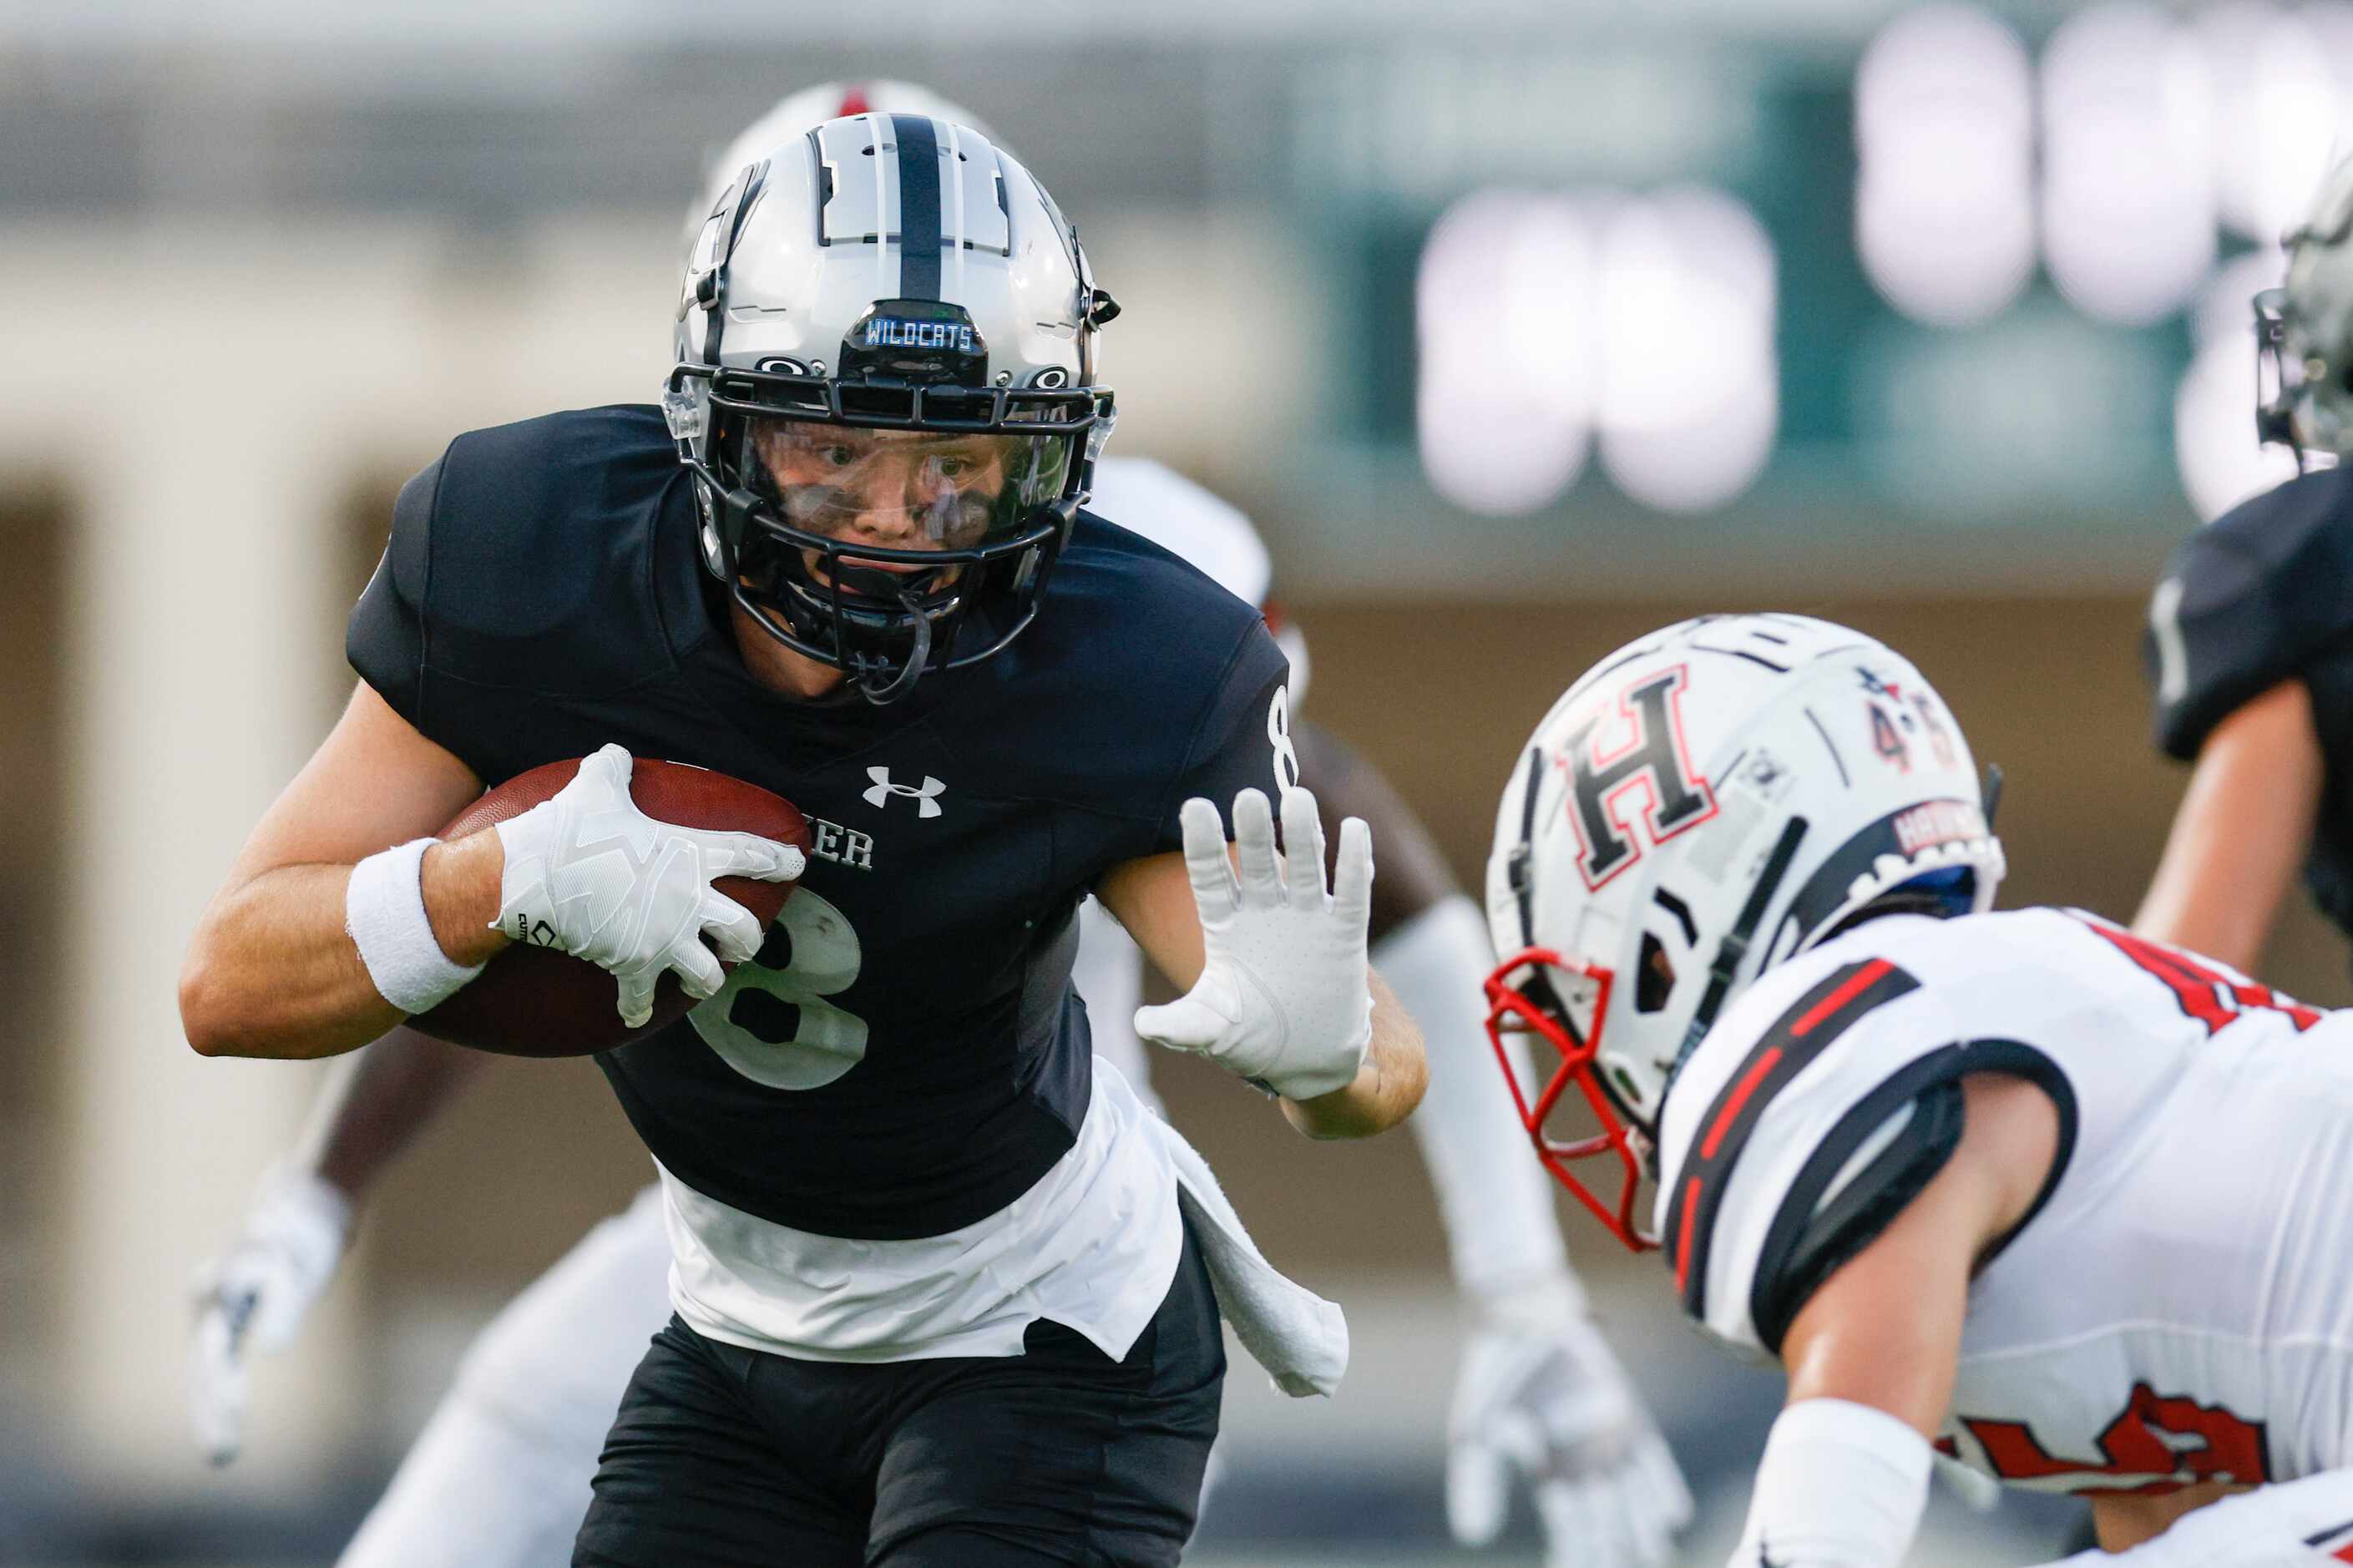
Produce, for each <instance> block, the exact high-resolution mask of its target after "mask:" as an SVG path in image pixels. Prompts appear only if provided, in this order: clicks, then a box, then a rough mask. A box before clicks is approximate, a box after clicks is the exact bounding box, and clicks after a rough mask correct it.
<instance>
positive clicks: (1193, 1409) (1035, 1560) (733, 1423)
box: [572, 1235, 1226, 1568]
mask: <svg viewBox="0 0 2353 1568" xmlns="http://www.w3.org/2000/svg"><path fill="white" fill-rule="evenodd" d="M1024 1347H1025V1349H1024V1353H1022V1354H1020V1355H1018V1356H969V1357H957V1358H954V1359H949V1360H944V1361H911V1362H888V1363H880V1364H872V1365H849V1364H844V1363H837V1362H811V1361H795V1360H792V1359H790V1358H788V1357H786V1356H779V1355H769V1354H765V1353H764V1352H759V1351H749V1350H743V1349H740V1348H738V1347H736V1346H733V1345H726V1344H721V1343H719V1342H715V1341H712V1340H707V1339H705V1338H703V1337H702V1335H700V1334H698V1333H696V1332H695V1331H693V1330H691V1329H690V1328H688V1327H687V1326H686V1325H685V1324H684V1323H683V1322H681V1321H679V1320H678V1319H677V1318H675V1317H673V1318H672V1319H671V1320H670V1326H669V1327H667V1328H665V1329H664V1330H663V1331H661V1332H660V1333H659V1334H657V1335H656V1336H655V1337H654V1342H653V1345H652V1348H651V1349H650V1350H649V1351H648V1352H647V1353H646V1359H645V1360H644V1361H643V1362H642V1363H639V1364H638V1371H637V1374H636V1375H635V1376H634V1377H632V1378H631V1379H630V1380H629V1387H628V1393H627V1394H623V1395H622V1397H621V1408H620V1414H619V1415H617V1417H616V1418H615V1420H614V1423H613V1429H612V1432H611V1434H610V1435H609V1436H607V1438H606V1439H605V1452H604V1457H603V1459H602V1461H601V1462H600V1463H599V1465H598V1466H597V1469H596V1497H595V1500H593V1501H592V1502H591V1503H590V1504H589V1508H588V1517H587V1518H586V1521H583V1522H582V1524H581V1526H580V1534H579V1537H578V1539H577V1541H576V1542H575V1544H574V1547H573V1557H572V1562H573V1568H754V1565H755V1564H757V1565H767V1564H776V1565H778V1568H997V1565H999V1564H1003V1565H1006V1568H1012V1565H1017V1564H1018V1565H1022V1568H1030V1565H1035V1564H1040V1563H1077V1564H1085V1565H1087V1568H1129V1565H1131V1564H1134V1565H1136V1568H1148V1565H1157V1564H1164V1563H1176V1561H1177V1559H1178V1556H1179V1554H1180V1553H1181V1552H1182V1551H1183V1549H1184V1545H1185V1541H1186V1538H1187V1536H1189V1535H1190V1534H1191V1533H1192V1531H1193V1520H1194V1513H1195V1510H1196V1509H1197V1507H1198V1504H1199V1501H1200V1495H1201V1472H1202V1468H1203V1467H1204V1466H1205V1465H1206V1464H1207V1463H1208V1457H1209V1444H1210V1441H1211V1439H1213V1438H1214V1437H1216V1436H1217V1432H1218V1401H1219V1391H1220V1388H1221V1386H1222V1384H1223V1382H1224V1378H1225V1369H1226V1358H1225V1347H1224V1343H1223V1342H1222V1340H1221V1339H1220V1337H1219V1327H1218V1308H1217V1302H1216V1300H1215V1299H1214V1298H1213V1297H1212V1296H1211V1294H1210V1291H1209V1280H1208V1273H1207V1271H1206V1270H1205V1269H1204V1268H1203V1267H1202V1265H1201V1261H1200V1258H1199V1257H1198V1254H1197V1253H1196V1252H1195V1251H1194V1248H1193V1243H1192V1238H1191V1237H1190V1236H1189V1235H1188V1236H1187V1238H1186V1242H1185V1254H1184V1258H1183V1259H1182V1261H1181V1262H1180V1263H1179V1264H1178V1265H1177V1269H1176V1281H1175V1283H1174V1284H1172V1285H1171V1286H1170V1287H1169V1290H1168V1295H1167V1297H1166V1300H1163V1301H1162V1302H1161V1304H1160V1310H1159V1311H1158V1312H1157V1313H1156V1314H1155V1316H1154V1318H1153V1320H1152V1321H1151V1323H1150V1324H1149V1325H1147V1326H1146V1327H1145V1331H1144V1332H1143V1334H1142V1335H1141V1336H1140V1337H1139V1338H1138V1339H1137V1340H1136V1342H1135V1344H1134V1348H1133V1349H1131V1350H1130V1351H1129V1352H1128V1354H1127V1357H1126V1359H1125V1360H1124V1361H1119V1362H1114V1361H1113V1360H1111V1358H1109V1357H1108V1356H1106V1355H1104V1354H1103V1352H1101V1351H1099V1350H1097V1349H1095V1347H1094V1346H1093V1345H1092V1343H1090V1342H1088V1341H1087V1340H1086V1339H1085V1338H1083V1337H1082V1336H1081V1335H1080V1334H1077V1333H1075V1332H1073V1331H1071V1330H1069V1329H1066V1328H1064V1327H1062V1326H1061V1325H1060V1324H1059V1323H1051V1322H1047V1321H1042V1320H1041V1321H1038V1322H1035V1323H1032V1324H1030V1325H1029V1332H1028V1335H1027V1337H1026V1339H1025V1341H1024Z"/></svg>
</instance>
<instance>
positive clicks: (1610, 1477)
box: [1446, 1290, 1692, 1568]
mask: <svg viewBox="0 0 2353 1568" xmlns="http://www.w3.org/2000/svg"><path fill="white" fill-rule="evenodd" d="M1536 1294H1540V1295H1543V1296H1546V1297H1549V1298H1550V1299H1551V1300H1552V1302H1553V1303H1554V1305H1553V1306H1546V1307H1541V1308H1539V1310H1512V1309H1511V1308H1510V1307H1508V1306H1507V1307H1505V1308H1504V1310H1497V1311H1494V1312H1492V1313H1490V1314H1489V1319H1488V1321H1486V1322H1485V1323H1483V1324H1482V1325H1481V1326H1480V1327H1479V1328H1477V1329H1476V1330H1474V1331H1472V1335H1471V1338H1470V1340H1469V1342H1467V1343H1466V1344H1465V1345H1464V1347H1463V1353H1462V1370H1461V1374H1460V1375H1459V1376H1458V1377H1457V1379H1456V1382H1455V1387H1454V1408H1453V1411H1452V1413H1451V1416H1450V1417H1449V1419H1448V1422H1447V1449H1448V1452H1447V1462H1446V1518H1447V1523H1448V1524H1449V1525H1450V1526H1451V1528H1452V1529H1453V1531H1454V1538H1455V1539H1456V1540H1457V1541H1459V1542H1461V1543H1462V1544H1464V1545H1466V1546H1484V1545H1486V1544H1487V1543H1488V1542H1492V1541H1493V1540H1494V1539H1495V1536H1496V1535H1497V1533H1498V1532H1499V1531H1502V1529H1503V1527H1504V1517H1505V1515H1506V1514H1507V1512H1508V1511H1509V1504H1510V1500H1511V1483H1512V1478H1513V1476H1514V1473H1516V1474H1517V1475H1518V1476H1519V1477H1520V1478H1521V1479H1524V1480H1525V1481H1526V1483H1527V1485H1528V1488H1529V1489H1530V1491H1531V1492H1532V1493H1533V1494H1534V1497H1535V1505H1536V1516H1537V1518H1538V1519H1539V1520H1540V1521H1542V1523H1543V1525H1544V1534H1545V1562H1546V1565H1547V1568H1586V1565H1588V1564H1590V1565H1592V1568H1654V1565H1656V1564H1659V1563H1665V1562H1666V1561H1667V1560H1668V1556H1669V1554H1670V1552H1672V1536H1673V1534H1674V1532H1675V1531H1678V1530H1680V1529H1682V1528H1683V1526H1684V1525H1685V1524H1687V1523H1689V1522H1690V1521H1691V1516H1692V1500H1691V1493H1690V1491H1689V1490H1688V1489H1685V1487H1684V1486H1683V1472H1682V1471H1680V1470H1678V1469H1677V1468H1675V1461H1674V1458H1673V1456H1672V1455H1671V1454H1670V1453H1668V1451H1667V1445H1666V1440H1665V1439H1664V1438H1662V1436H1660V1435H1659V1429H1658V1427H1657V1426H1654V1425H1653V1424H1652V1423H1651V1417H1650V1414H1649V1413H1648V1412H1647V1411H1645V1410H1644V1409H1643V1408H1642V1404H1641V1397H1640V1395H1638V1394H1636V1393H1635V1391H1634V1387H1633V1384H1630V1382H1628V1381H1627V1378H1626V1373H1625V1372H1624V1370H1623V1369H1621V1368H1620V1366H1619V1364H1618V1358H1617V1357H1616V1356H1614V1355H1612V1354H1611V1353H1610V1352H1609V1345H1608V1344H1607V1343H1605V1342H1603V1340H1602V1338H1601V1333H1600V1331H1599V1330H1598V1329H1597V1328H1595V1327H1594V1325H1593V1322H1592V1321H1591V1320H1590V1319H1589V1318H1587V1317H1586V1316H1585V1315H1584V1314H1583V1312H1582V1311H1581V1310H1578V1309H1577V1307H1576V1305H1575V1304H1574V1298H1573V1295H1572V1293H1571V1292H1568V1291H1566V1290H1547V1291H1541V1292H1537V1293H1536ZM1529 1305H1530V1306H1535V1305H1536V1303H1535V1302H1533V1301H1532V1302H1530V1303H1529Z"/></svg>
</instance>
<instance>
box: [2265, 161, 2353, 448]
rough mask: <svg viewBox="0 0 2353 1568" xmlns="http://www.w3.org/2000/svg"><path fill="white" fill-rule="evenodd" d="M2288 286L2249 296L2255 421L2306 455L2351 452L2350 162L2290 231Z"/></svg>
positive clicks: (2352, 271) (2352, 231) (2352, 178)
mask: <svg viewBox="0 0 2353 1568" xmlns="http://www.w3.org/2000/svg"><path fill="white" fill-rule="evenodd" d="M2284 244H2285V245H2286V247H2287V283H2286V286H2285V287H2284V288H2280V289H2264V290H2263V292H2262V293H2260V294H2258V295H2256V296H2255V338H2256V342H2257V343H2258V345H2259V349H2260V353H2261V354H2262V360H2263V363H2262V365H2261V367H2260V377H2261V381H2262V383H2263V384H2262V385H2261V387H2260V389H2259V391H2258V393H2257V411H2256V415H2255V423H2256V428H2257V430H2258V432H2259V433H2260V434H2261V436H2262V437H2263V439H2264V440H2266V441H2281V442H2284V443H2286V444H2287V445H2288V446H2290V447H2294V448H2295V454H2296V459H2297V462H2298V464H2299V465H2301V463H2302V462H2303V459H2304V458H2305V455H2306V453H2310V452H2321V453H2328V454H2333V455H2335V456H2337V457H2343V456H2345V455H2346V454H2347V453H2348V452H2353V158H2348V159H2346V160H2345V161H2344V162H2342V163H2338V164H2337V166H2336V167H2335V168H2333V169H2331V170H2330V171H2329V172H2328V177H2327V179H2325V180H2323V181H2321V183H2320V191H2319V194H2318V195H2316V196H2315V197H2314V198H2313V204H2312V210H2311V211H2310V212H2309V213H2308V214H2307V215H2306V217H2305V220H2304V222H2303V223H2302V224H2300V225H2298V226H2296V227H2295V229H2293V230H2291V231H2290V232H2289V233H2288V235H2287V236H2286V237H2285V239H2284Z"/></svg>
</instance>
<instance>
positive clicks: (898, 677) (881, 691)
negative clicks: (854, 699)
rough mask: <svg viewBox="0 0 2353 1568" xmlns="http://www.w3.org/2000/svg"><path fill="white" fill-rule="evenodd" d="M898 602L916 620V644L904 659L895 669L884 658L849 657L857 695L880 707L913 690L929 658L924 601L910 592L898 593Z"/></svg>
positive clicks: (928, 626)
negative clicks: (856, 682)
mask: <svg viewBox="0 0 2353 1568" xmlns="http://www.w3.org/2000/svg"><path fill="white" fill-rule="evenodd" d="M899 605H900V607H901V608H902V609H903V610H905V611H906V612H907V614H908V615H909V616H911V617H912V618H913V621H914V623H915V644H914V646H913V647H911V648H909V649H908V650H907V662H906V663H904V664H903V665H901V666H900V667H899V668H898V669H896V670H895V671H894V670H893V669H892V668H891V664H890V661H889V660H888V659H883V658H858V657H857V656H855V655H852V656H851V669H852V671H853V672H854V675H855V678H856V679H857V681H858V694H859V695H860V697H863V698H865V699H866V700H867V701H869V702H871V703H872V704H873V705H874V706H875V707H877V708H881V707H882V706H884V705H885V704H887V703H892V702H896V701H898V700H899V699H901V698H902V697H904V696H906V695H907V693H909V692H910V691H913V689H915V682H916V681H918V680H920V679H923V667H924V666H925V665H927V664H929V663H930V662H931V659H932V617H931V616H928V615H926V614H924V613H923V600H922V599H921V598H920V597H918V596H917V595H915V594H914V593H913V591H909V592H906V593H902V594H901V595H899Z"/></svg>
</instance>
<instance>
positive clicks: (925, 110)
mask: <svg viewBox="0 0 2353 1568" xmlns="http://www.w3.org/2000/svg"><path fill="white" fill-rule="evenodd" d="M867 113H874V114H928V115H930V116H931V117H932V118H933V119H934V120H944V121H947V122H948V123H949V124H951V125H962V126H966V127H968V128H970V129H971V130H974V131H976V132H980V134H981V135H982V136H983V137H985V138H986V139H987V140H988V141H989V142H996V141H997V132H994V131H992V130H990V129H989V128H988V123H987V121H984V120H982V119H981V117H980V116H979V115H977V114H975V113H974V112H972V110H968V109H966V108H965V107H964V106H963V105H962V104H960V103H956V102H954V101H952V100H948V99H944V98H942V97H941V96H940V95H939V94H938V93H936V92H934V91H933V90H932V89H930V88H927V87H918V86H917V85H916V84H915V83H913V82H911V81H893V80H892V79H889V78H887V77H875V78H872V79H869V80H864V81H824V82H819V83H818V85H817V86H815V87H808V88H803V89H801V90H800V91H798V92H791V93H786V95H785V96H784V97H782V98H780V99H778V100H776V103H775V104H774V105H773V106H772V107H771V108H770V109H769V110H768V111H767V112H766V113H765V114H763V115H762V116H760V118H759V119H757V120H754V121H752V123H751V124H749V125H746V126H745V127H744V129H743V130H741V131H739V132H736V133H735V137H734V140H733V141H731V142H728V143H727V145H726V146H725V147H723V148H722V149H721V150H720V152H719V155H718V156H717V157H715V158H712V160H711V161H710V163H707V164H705V165H704V167H703V171H702V190H701V192H700V193H699V194H698V195H697V197H696V200H695V204H694V205H693V206H692V207H691V209H689V211H688V213H687V215H686V237H687V241H688V243H689V244H691V243H692V242H693V240H694V237H695V236H696V235H698V234H700V233H701V232H702V220H703V219H704V218H705V217H707V216H710V214H711V209H712V208H713V207H715V206H717V205H719V198H720V197H721V196H723V195H726V194H727V187H728V185H729V184H731V183H733V180H734V178H735V175H736V173H737V172H738V171H739V170H741V169H742V168H743V167H744V165H745V164H747V163H758V162H759V161H760V160H761V159H762V158H764V157H765V156H766V155H767V153H768V151H769V149H771V148H773V147H780V146H782V145H784V144H785V143H786V142H789V141H791V140H792V139H793V138H794V137H796V136H806V135H807V134H808V133H809V132H810V130H811V129H813V128H814V127H816V126H819V125H822V124H824V123H825V122H826V121H828V120H841V119H845V118H847V117H848V116H849V115H853V114H867Z"/></svg>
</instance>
